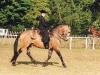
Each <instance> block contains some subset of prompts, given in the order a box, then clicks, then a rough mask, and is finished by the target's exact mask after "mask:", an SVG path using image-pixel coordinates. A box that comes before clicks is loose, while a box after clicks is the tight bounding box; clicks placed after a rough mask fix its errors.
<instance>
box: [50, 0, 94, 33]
mask: <svg viewBox="0 0 100 75" xmlns="http://www.w3.org/2000/svg"><path fill="white" fill-rule="evenodd" d="M92 3H93V2H91V0H81V1H80V0H67V1H66V0H63V1H62V0H51V2H50V6H51V7H50V9H51V10H52V11H51V12H52V15H51V19H52V20H51V21H52V22H53V23H54V24H59V23H64V24H65V23H66V24H70V25H71V26H72V34H86V33H87V30H86V29H87V27H88V26H89V24H90V23H91V22H92V12H91V10H90V6H91V4H92Z"/></svg>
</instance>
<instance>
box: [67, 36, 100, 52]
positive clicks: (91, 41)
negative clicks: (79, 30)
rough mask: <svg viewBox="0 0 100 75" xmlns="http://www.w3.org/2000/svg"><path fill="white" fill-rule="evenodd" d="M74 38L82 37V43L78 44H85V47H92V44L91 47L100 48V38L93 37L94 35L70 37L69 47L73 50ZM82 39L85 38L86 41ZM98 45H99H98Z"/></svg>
mask: <svg viewBox="0 0 100 75" xmlns="http://www.w3.org/2000/svg"><path fill="white" fill-rule="evenodd" d="M74 39H81V40H80V41H81V42H82V44H81V43H80V42H79V41H77V42H79V44H76V45H78V47H79V46H81V45H83V47H84V48H85V49H88V48H90V46H91V49H93V50H94V49H99V48H100V38H92V37H70V42H69V49H70V50H71V49H72V47H73V46H72V45H73V44H72V43H73V40H74ZM82 39H84V41H82ZM97 46H98V47H97Z"/></svg>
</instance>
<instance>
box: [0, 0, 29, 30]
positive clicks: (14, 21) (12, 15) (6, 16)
mask: <svg viewBox="0 0 100 75" xmlns="http://www.w3.org/2000/svg"><path fill="white" fill-rule="evenodd" d="M29 7H30V1H29V0H1V2H0V26H1V27H4V28H10V29H12V27H13V26H17V25H18V24H19V25H21V22H22V17H23V16H24V15H25V14H26V13H27V10H28V9H29Z"/></svg>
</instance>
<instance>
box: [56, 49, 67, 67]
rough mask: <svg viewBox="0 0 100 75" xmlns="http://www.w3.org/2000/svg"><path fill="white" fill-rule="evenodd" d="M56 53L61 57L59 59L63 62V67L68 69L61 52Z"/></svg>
mask: <svg viewBox="0 0 100 75" xmlns="http://www.w3.org/2000/svg"><path fill="white" fill-rule="evenodd" d="M56 53H57V55H58V56H59V58H60V60H61V62H62V65H63V67H66V65H65V63H64V61H63V58H62V55H61V53H60V51H59V52H56Z"/></svg>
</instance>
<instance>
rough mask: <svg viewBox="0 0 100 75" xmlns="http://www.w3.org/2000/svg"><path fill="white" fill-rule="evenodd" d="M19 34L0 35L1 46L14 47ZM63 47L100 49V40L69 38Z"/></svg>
mask: <svg viewBox="0 0 100 75" xmlns="http://www.w3.org/2000/svg"><path fill="white" fill-rule="evenodd" d="M18 33H19V32H8V34H7V35H3V36H1V35H0V45H4V46H5V45H12V46H13V44H14V41H15V39H16V37H17V34H18ZM61 47H65V48H68V49H70V50H71V49H82V48H83V49H93V50H94V49H100V38H92V37H86V36H85V37H80V36H73V37H69V40H68V41H67V42H63V41H62V43H61Z"/></svg>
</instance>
